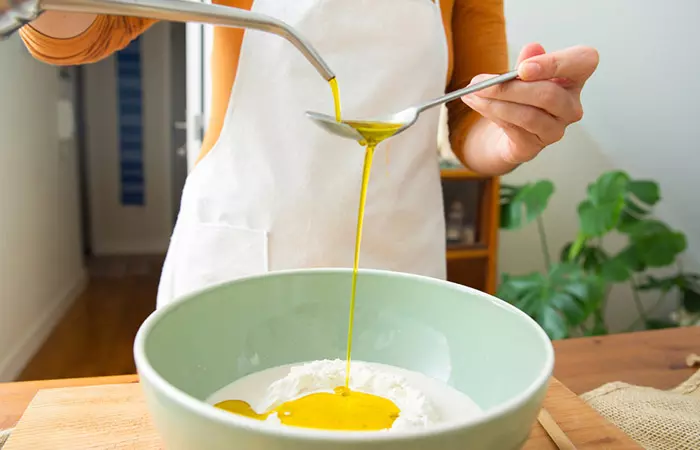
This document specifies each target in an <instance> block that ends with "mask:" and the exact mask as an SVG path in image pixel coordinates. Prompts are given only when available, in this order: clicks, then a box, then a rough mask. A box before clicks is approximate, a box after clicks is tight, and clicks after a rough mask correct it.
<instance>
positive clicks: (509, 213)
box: [501, 180, 554, 230]
mask: <svg viewBox="0 0 700 450" xmlns="http://www.w3.org/2000/svg"><path fill="white" fill-rule="evenodd" d="M553 193H554V184H552V182H551V181H549V180H540V181H537V182H535V183H528V184H525V185H522V186H515V185H507V184H504V185H502V186H501V228H504V229H507V230H514V229H517V228H520V227H522V226H524V225H527V224H528V223H530V222H532V221H533V220H535V219H536V218H537V217H538V216H539V215H540V214H542V213H543V212H544V210H545V209H546V208H547V204H548V203H549V198H550V197H551V196H552V194H553Z"/></svg>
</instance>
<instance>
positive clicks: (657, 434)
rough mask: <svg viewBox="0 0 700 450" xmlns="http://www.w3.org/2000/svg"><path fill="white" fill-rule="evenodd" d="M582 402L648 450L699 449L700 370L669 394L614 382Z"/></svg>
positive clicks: (584, 395) (589, 394)
mask: <svg viewBox="0 0 700 450" xmlns="http://www.w3.org/2000/svg"><path fill="white" fill-rule="evenodd" d="M581 398H582V399H583V400H584V401H585V402H586V403H588V404H589V405H590V406H591V407H592V408H593V409H595V410H596V411H598V413H599V414H600V415H602V416H603V417H605V418H606V419H608V420H609V421H610V422H612V423H613V424H615V425H616V426H617V427H618V428H620V429H621V430H622V431H624V432H625V433H627V434H628V435H629V437H631V438H632V439H634V440H635V441H636V442H637V443H639V445H641V446H642V447H644V448H645V449H646V450H698V449H700V370H698V371H697V372H696V373H695V374H694V375H693V376H691V377H690V378H689V379H688V380H687V381H685V382H684V383H682V384H680V385H679V386H677V387H675V388H674V389H671V390H668V391H662V390H659V389H653V388H648V387H642V386H634V385H631V384H627V383H622V382H614V383H608V384H605V385H603V386H601V387H599V388H597V389H594V390H592V391H590V392H587V393H585V394H583V395H581Z"/></svg>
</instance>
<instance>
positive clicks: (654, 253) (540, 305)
mask: <svg viewBox="0 0 700 450" xmlns="http://www.w3.org/2000/svg"><path fill="white" fill-rule="evenodd" d="M553 193H554V185H553V184H552V182H551V181H548V180H540V181H537V182H533V183H528V184H525V185H520V186H515V185H507V184H506V185H503V186H502V187H501V228H503V229H506V230H515V229H519V228H522V227H523V226H525V225H526V224H528V223H531V222H533V221H534V222H535V223H536V225H537V230H538V234H539V240H540V245H541V249H542V254H543V256H544V262H545V271H544V272H533V273H529V274H525V275H510V274H505V275H504V276H503V279H502V282H501V284H500V286H499V289H498V296H499V297H500V298H502V299H504V300H506V301H508V302H510V303H511V304H513V305H515V306H516V307H518V308H520V309H521V310H523V311H524V312H525V313H527V314H528V315H530V316H531V317H532V318H534V319H535V320H536V321H537V322H538V323H539V324H540V325H541V326H542V327H543V328H544V330H545V331H546V332H547V334H548V335H549V336H550V337H551V338H552V339H563V338H567V337H570V336H572V335H589V336H590V335H601V334H607V333H608V326H607V324H606V321H605V310H606V307H607V304H608V300H609V298H608V297H609V296H608V294H609V292H610V288H611V287H612V286H613V285H614V284H619V283H627V284H628V285H629V286H630V288H631V290H632V294H633V299H634V303H635V307H636V309H637V313H638V318H637V319H636V320H634V321H633V323H631V324H630V329H635V328H638V327H639V326H641V327H643V328H646V329H652V328H665V327H670V326H678V325H689V324H694V323H698V324H700V275H698V274H694V273H687V272H685V271H683V269H682V267H681V265H680V264H679V263H678V258H679V256H680V255H681V254H682V253H683V252H684V251H685V248H686V239H685V235H684V234H683V233H681V232H679V231H677V230H673V229H672V228H671V227H669V226H668V225H667V224H666V223H664V222H662V221H660V220H658V219H656V218H654V216H653V208H654V206H655V205H656V204H657V203H658V202H659V200H660V199H661V195H660V192H659V186H658V184H657V183H655V182H653V181H648V180H635V179H632V178H630V177H629V175H627V174H626V173H625V172H621V171H612V172H607V173H604V174H602V175H601V176H600V177H599V178H598V179H597V180H596V181H595V182H593V183H591V184H589V186H588V190H587V193H586V198H585V199H584V200H583V201H582V202H581V203H579V205H578V208H577V212H578V219H579V220H578V221H579V229H578V232H577V233H576V235H575V237H574V238H573V239H572V242H570V243H568V244H566V245H565V246H564V248H563V249H562V250H561V252H560V253H559V260H558V261H552V259H551V255H550V251H549V246H548V242H547V235H546V232H545V228H544V222H543V220H542V213H543V212H544V211H545V209H546V208H547V205H548V203H549V200H550V197H551V196H552V194H553ZM612 234H621V235H622V236H624V238H625V240H626V245H625V246H624V247H623V248H622V250H620V251H618V252H615V253H613V252H610V251H608V250H607V249H606V248H605V243H604V241H605V240H606V238H607V237H608V236H610V235H612ZM659 268H674V269H675V270H674V272H673V273H672V275H670V276H666V277H655V276H652V275H650V274H649V270H651V269H659ZM650 291H654V292H656V293H657V294H658V301H657V303H656V304H655V305H654V306H652V307H651V308H648V309H646V308H645V307H644V305H643V304H642V301H641V299H640V292H650ZM670 296H675V298H676V299H677V302H678V307H677V308H676V313H675V315H674V316H673V320H665V319H659V318H658V317H655V316H654V312H655V311H656V310H657V308H658V307H659V306H661V305H662V304H664V302H665V301H667V300H668V299H669V298H670Z"/></svg>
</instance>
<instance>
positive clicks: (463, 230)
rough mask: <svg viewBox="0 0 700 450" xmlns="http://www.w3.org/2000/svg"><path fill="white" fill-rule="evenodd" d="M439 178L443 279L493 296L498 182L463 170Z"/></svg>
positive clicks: (448, 169) (496, 252)
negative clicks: (444, 239)
mask: <svg viewBox="0 0 700 450" xmlns="http://www.w3.org/2000/svg"><path fill="white" fill-rule="evenodd" d="M441 175H442V190H443V200H444V205H445V225H446V227H447V230H446V231H447V255H446V258H447V279H448V280H449V281H452V282H455V283H459V284H463V285H465V286H470V287H473V288H475V289H478V290H480V291H484V292H488V293H489V294H494V293H495V291H496V283H497V271H496V259H497V256H498V226H499V220H500V218H499V212H500V195H499V188H500V185H499V178H498V177H485V176H482V175H478V174H475V173H474V172H471V171H469V170H467V169H463V168H454V169H452V168H445V169H442V170H441Z"/></svg>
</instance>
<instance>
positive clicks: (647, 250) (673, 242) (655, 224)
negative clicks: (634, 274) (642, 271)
mask: <svg viewBox="0 0 700 450" xmlns="http://www.w3.org/2000/svg"><path fill="white" fill-rule="evenodd" d="M625 233H626V234H627V236H628V238H629V241H630V244H629V247H628V249H629V250H628V249H626V250H627V251H628V258H629V259H628V262H635V263H636V264H637V266H638V267H642V266H643V267H665V266H668V265H669V264H672V263H673V262H674V261H675V260H676V257H678V255H680V254H681V253H683V252H684V251H685V249H686V246H687V242H686V238H685V235H684V234H683V233H681V232H678V231H674V230H671V229H670V228H669V227H668V225H666V224H665V223H663V222H660V221H658V220H651V219H646V220H640V221H638V222H636V223H634V224H632V225H630V226H628V227H626V229H625ZM632 253H634V258H636V259H637V261H632V255H631V254H632Z"/></svg>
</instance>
